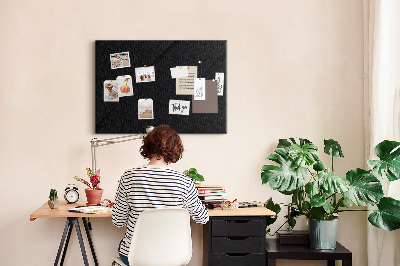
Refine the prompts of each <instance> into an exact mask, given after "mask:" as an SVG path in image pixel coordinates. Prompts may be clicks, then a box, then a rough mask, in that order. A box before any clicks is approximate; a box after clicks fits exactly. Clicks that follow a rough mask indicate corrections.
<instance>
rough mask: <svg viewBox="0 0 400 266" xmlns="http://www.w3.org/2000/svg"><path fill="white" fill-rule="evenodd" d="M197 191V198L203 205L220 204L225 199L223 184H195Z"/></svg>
mask: <svg viewBox="0 0 400 266" xmlns="http://www.w3.org/2000/svg"><path fill="white" fill-rule="evenodd" d="M196 187H197V189H198V191H199V198H200V200H201V202H203V204H205V205H210V204H212V205H214V204H221V202H222V201H223V200H226V191H225V188H224V187H223V186H219V185H201V184H200V185H196Z"/></svg>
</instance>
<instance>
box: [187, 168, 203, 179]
mask: <svg viewBox="0 0 400 266" xmlns="http://www.w3.org/2000/svg"><path fill="white" fill-rule="evenodd" d="M183 173H184V174H185V175H186V176H188V177H190V178H191V179H192V181H193V182H195V183H200V182H203V181H204V177H203V176H202V175H201V174H199V172H197V169H196V168H189V169H188V170H185V171H184V172H183Z"/></svg>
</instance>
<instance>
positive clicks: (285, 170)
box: [261, 149, 307, 192]
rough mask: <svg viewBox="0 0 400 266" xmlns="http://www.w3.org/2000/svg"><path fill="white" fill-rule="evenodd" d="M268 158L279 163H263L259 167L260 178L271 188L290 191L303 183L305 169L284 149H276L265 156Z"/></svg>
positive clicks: (305, 174)
mask: <svg viewBox="0 0 400 266" xmlns="http://www.w3.org/2000/svg"><path fill="white" fill-rule="evenodd" d="M267 159H268V160H271V161H274V162H276V163H278V164H279V166H275V165H264V166H263V167H262V169H261V171H262V172H261V180H262V183H263V184H267V185H268V186H269V187H271V188H272V189H275V190H278V191H280V192H285V191H292V190H295V189H297V188H299V187H302V186H303V185H304V179H305V177H306V176H307V169H305V168H302V167H299V166H298V165H297V164H296V163H294V162H293V161H292V160H291V159H290V158H289V155H288V152H287V151H286V150H285V149H277V150H275V153H273V154H270V155H269V156H268V157H267Z"/></svg>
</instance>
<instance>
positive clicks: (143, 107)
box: [138, 99, 154, 119]
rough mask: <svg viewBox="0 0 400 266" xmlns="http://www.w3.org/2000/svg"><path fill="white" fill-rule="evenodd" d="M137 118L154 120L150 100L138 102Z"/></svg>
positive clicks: (151, 101)
mask: <svg viewBox="0 0 400 266" xmlns="http://www.w3.org/2000/svg"><path fill="white" fill-rule="evenodd" d="M138 116H139V117H138V118H139V119H154V110H153V100H152V99H139V100H138Z"/></svg>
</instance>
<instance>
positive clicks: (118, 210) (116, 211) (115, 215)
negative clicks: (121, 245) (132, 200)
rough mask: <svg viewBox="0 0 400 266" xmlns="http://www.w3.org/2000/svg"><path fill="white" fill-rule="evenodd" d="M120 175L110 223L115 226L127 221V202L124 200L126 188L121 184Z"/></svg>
mask: <svg viewBox="0 0 400 266" xmlns="http://www.w3.org/2000/svg"><path fill="white" fill-rule="evenodd" d="M124 176H125V174H124V175H122V177H121V179H120V180H119V185H118V190H117V194H116V195H115V203H114V206H113V208H112V223H113V224H114V225H115V226H117V227H124V226H126V224H127V222H128V210H129V206H128V202H127V201H126V190H125V187H124V184H123V178H124Z"/></svg>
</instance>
